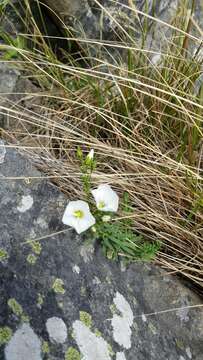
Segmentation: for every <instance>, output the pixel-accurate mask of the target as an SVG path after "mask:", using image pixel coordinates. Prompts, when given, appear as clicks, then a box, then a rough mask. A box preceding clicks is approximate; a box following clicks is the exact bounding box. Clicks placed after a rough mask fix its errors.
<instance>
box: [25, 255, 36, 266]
mask: <svg viewBox="0 0 203 360" xmlns="http://www.w3.org/2000/svg"><path fill="white" fill-rule="evenodd" d="M36 261H37V257H36V256H35V255H34V254H29V255H28V256H27V262H29V263H30V264H31V265H34V264H35V263H36Z"/></svg>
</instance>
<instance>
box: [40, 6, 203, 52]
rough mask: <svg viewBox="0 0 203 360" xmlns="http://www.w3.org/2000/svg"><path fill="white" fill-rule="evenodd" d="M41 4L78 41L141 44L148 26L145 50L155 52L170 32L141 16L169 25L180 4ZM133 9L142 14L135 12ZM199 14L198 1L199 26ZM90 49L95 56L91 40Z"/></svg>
mask: <svg viewBox="0 0 203 360" xmlns="http://www.w3.org/2000/svg"><path fill="white" fill-rule="evenodd" d="M43 2H44V3H45V4H46V5H48V6H49V7H50V8H51V9H53V13H55V14H57V15H58V16H59V17H60V18H61V19H62V20H63V23H65V25H67V26H71V27H72V29H73V32H75V35H76V36H78V37H79V38H80V39H81V38H82V39H84V38H87V39H89V40H91V39H94V40H108V41H109V40H110V41H111V40H120V39H121V38H124V39H125V40H124V41H127V42H128V43H129V42H130V43H132V40H130V38H132V39H133V41H134V42H135V44H136V43H137V44H138V45H141V43H142V37H143V36H146V34H144V32H145V29H144V28H145V26H146V23H147V26H148V34H147V39H146V44H147V47H148V48H150V47H152V48H153V49H157V50H158V49H160V50H161V49H162V47H164V44H165V43H166V38H167V37H168V36H169V35H170V34H171V33H170V31H169V29H168V27H167V26H163V24H162V25H161V26H160V24H159V23H156V22H155V21H154V20H152V19H151V18H147V17H145V16H143V14H142V13H146V14H148V15H150V16H152V17H155V18H158V19H160V20H162V21H163V22H166V23H170V22H171V20H172V18H173V16H174V15H175V14H176V12H177V10H178V6H182V5H183V4H181V2H180V1H178V0H172V1H171V0H157V1H153V0H149V1H147V2H146V1H145V0H132V1H127V0H120V1H112V0H97V1H95V0H75V1H72V0H59V1H57V2H56V1H55V0H43ZM187 6H188V9H191V7H192V1H189V2H188V3H187ZM136 10H138V11H140V12H142V13H137V12H136ZM202 14H203V8H202V5H201V1H200V0H197V1H196V2H195V19H196V21H197V22H198V23H199V25H200V24H201V18H202ZM129 29H130V34H129ZM81 44H83V43H81ZM83 46H84V44H83ZM89 48H90V49H91V50H92V52H93V53H94V50H95V44H93V45H92V46H91V41H90V43H89ZM108 49H109V48H108ZM111 51H112V48H111ZM95 53H96V52H95Z"/></svg>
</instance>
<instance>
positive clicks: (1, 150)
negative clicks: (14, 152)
mask: <svg viewBox="0 0 203 360" xmlns="http://www.w3.org/2000/svg"><path fill="white" fill-rule="evenodd" d="M5 156H6V147H5V145H4V142H3V140H0V164H3V162H4V160H5Z"/></svg>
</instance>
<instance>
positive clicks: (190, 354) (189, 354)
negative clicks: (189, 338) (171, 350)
mask: <svg viewBox="0 0 203 360" xmlns="http://www.w3.org/2000/svg"><path fill="white" fill-rule="evenodd" d="M185 351H186V354H187V356H188V358H189V359H192V353H191V350H190V348H189V346H188V347H186V349H185Z"/></svg>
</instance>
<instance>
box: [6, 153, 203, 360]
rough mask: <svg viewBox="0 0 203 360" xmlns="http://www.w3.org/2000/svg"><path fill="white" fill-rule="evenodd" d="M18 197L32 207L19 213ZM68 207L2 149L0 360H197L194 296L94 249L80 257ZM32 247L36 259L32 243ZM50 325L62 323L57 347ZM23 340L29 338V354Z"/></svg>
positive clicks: (157, 273) (150, 270) (160, 274)
mask: <svg viewBox="0 0 203 360" xmlns="http://www.w3.org/2000/svg"><path fill="white" fill-rule="evenodd" d="M11 177H12V179H11ZM23 196H26V197H27V196H30V197H32V199H33V203H32V206H30V207H28V208H27V209H26V211H24V212H21V211H19V210H18V207H19V206H20V205H19V204H21V201H22V197H23ZM66 204H67V199H66V198H65V196H64V195H63V194H61V193H60V191H59V190H58V189H57V188H56V187H55V186H54V185H53V184H51V183H49V182H47V181H46V180H45V179H44V178H42V177H41V174H40V172H38V171H37V170H36V169H35V168H33V167H32V165H31V164H30V162H29V161H27V160H26V158H25V157H23V156H22V155H21V154H19V153H17V152H16V151H14V150H13V149H11V148H7V151H6V154H5V158H4V162H3V163H2V164H0V208H1V212H0V248H1V249H5V250H6V251H7V253H8V259H7V261H6V262H5V261H2V262H1V261H0V327H5V326H7V327H9V328H10V329H11V330H12V331H13V333H14V335H13V337H12V339H11V340H10V342H9V343H8V344H7V346H6V347H5V349H4V348H3V346H2V347H1V350H0V351H1V352H0V359H6V360H17V359H18V360H23V359H24V357H23V356H24V355H23V356H20V355H19V356H18V358H17V355H16V354H15V355H14V352H13V350H12V351H11V350H10V349H14V345H13V344H15V346H18V347H17V348H19V347H20V348H21V349H22V353H23V351H24V353H25V354H26V352H25V351H28V350H29V356H28V357H27V359H33V360H38V359H40V356H41V357H42V359H44V360H45V359H47V358H49V359H51V360H63V359H65V353H66V352H67V353H68V352H69V354H70V353H71V352H75V354H76V355H77V354H78V356H79V354H80V355H81V356H83V358H84V360H96V359H97V360H98V359H102V360H110V359H111V360H115V359H116V360H135V359H136V360H163V359H167V360H180V359H185V360H189V359H194V360H201V359H202V353H203V343H202V337H203V327H202V324H203V311H202V308H200V307H195V306H196V305H198V304H201V303H202V301H201V299H200V298H199V297H198V295H196V294H195V293H193V292H192V291H191V290H190V289H189V288H187V287H186V286H185V285H184V284H183V283H182V282H181V281H180V279H177V278H176V277H175V276H171V275H168V274H167V273H166V272H165V271H163V270H161V269H160V268H158V267H156V266H155V265H150V264H142V263H134V264H131V265H128V266H126V267H122V269H121V266H120V264H119V263H118V262H113V261H110V260H107V259H106V258H104V257H103V255H102V253H101V250H100V246H99V244H97V243H96V244H95V246H94V248H93V250H94V253H93V250H92V249H91V256H87V253H88V252H87V253H86V252H85V251H84V247H85V246H86V242H85V240H84V238H83V237H79V236H76V234H75V233H74V231H72V230H71V229H69V228H66V227H65V226H64V225H63V224H62V221H61V219H62V215H63V211H64V209H65V207H66ZM39 238H40V239H41V240H40V244H41V251H40V249H39V243H35V242H30V240H32V241H33V240H34V239H39ZM32 244H38V246H35V247H34V246H31V245H32ZM88 246H89V243H88ZM81 249H82V250H81ZM88 251H89V250H88ZM84 254H85V255H84ZM191 306H194V307H193V308H190V307H191ZM50 318H52V319H53V318H59V319H61V320H62V321H63V322H64V324H65V326H66V328H67V338H66V339H65V338H63V339H64V341H65V342H63V343H62V341H61V342H60V343H57V342H52V341H50V337H49V335H50V334H49V333H48V332H47V326H46V325H47V321H48V319H50ZM25 321H26V324H25V323H24V322H25ZM23 323H24V325H23ZM29 324H30V325H29ZM22 330H23V331H24V330H26V331H25V333H26V335H23V336H28V337H29V334H31V332H32V341H30V337H29V341H28V346H27V348H28V350H25V347H24V345H22V344H24V340H22V339H24V337H22ZM48 330H49V329H48ZM64 334H65V333H64ZM51 337H52V338H53V334H52V336H51ZM33 339H34V340H33ZM33 341H35V343H36V344H37V345H36V348H35V350H32V349H33ZM26 343H27V341H26ZM40 344H41V355H40V351H39V346H40ZM36 349H37V350H36ZM48 352H49V355H48V356H47V354H48ZM24 353H23V354H24ZM36 353H37V355H36ZM11 354H12V355H11ZM11 356H12V357H11Z"/></svg>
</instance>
